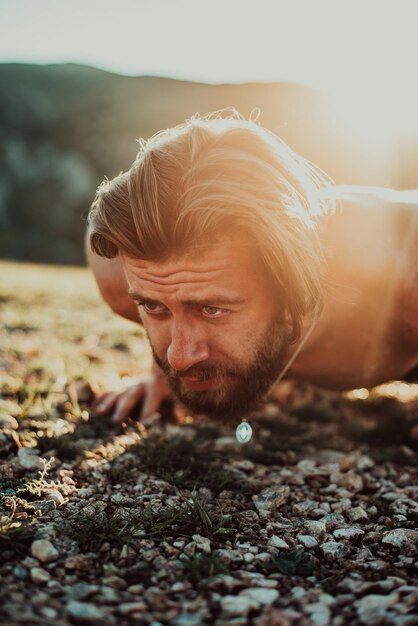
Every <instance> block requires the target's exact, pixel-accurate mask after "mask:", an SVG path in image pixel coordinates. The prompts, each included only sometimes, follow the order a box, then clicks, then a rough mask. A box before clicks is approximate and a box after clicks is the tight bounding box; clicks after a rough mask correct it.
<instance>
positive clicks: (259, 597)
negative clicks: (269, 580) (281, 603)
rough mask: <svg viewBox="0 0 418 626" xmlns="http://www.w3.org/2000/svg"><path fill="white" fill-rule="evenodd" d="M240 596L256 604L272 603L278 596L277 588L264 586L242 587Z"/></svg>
mask: <svg viewBox="0 0 418 626" xmlns="http://www.w3.org/2000/svg"><path fill="white" fill-rule="evenodd" d="M239 595H240V596H241V597H245V598H250V600H254V601H255V602H257V603H258V604H263V605H267V604H273V602H275V601H276V600H277V598H278V597H279V592H278V591H277V589H266V588H264V587H252V588H249V589H243V591H240V594H239Z"/></svg>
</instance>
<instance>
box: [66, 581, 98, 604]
mask: <svg viewBox="0 0 418 626" xmlns="http://www.w3.org/2000/svg"><path fill="white" fill-rule="evenodd" d="M98 591H99V585H91V584H89V583H83V582H80V583H76V584H75V585H74V586H73V587H71V589H70V591H69V596H70V598H71V600H85V599H86V598H89V597H90V596H93V595H94V594H95V593H97V592H98Z"/></svg>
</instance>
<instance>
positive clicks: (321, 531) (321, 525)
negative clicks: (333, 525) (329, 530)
mask: <svg viewBox="0 0 418 626" xmlns="http://www.w3.org/2000/svg"><path fill="white" fill-rule="evenodd" d="M303 526H304V528H305V529H306V530H307V531H308V534H309V535H313V536H314V537H315V538H316V539H321V538H322V537H323V536H324V535H325V532H326V526H325V522H324V521H322V520H305V521H304V523H303Z"/></svg>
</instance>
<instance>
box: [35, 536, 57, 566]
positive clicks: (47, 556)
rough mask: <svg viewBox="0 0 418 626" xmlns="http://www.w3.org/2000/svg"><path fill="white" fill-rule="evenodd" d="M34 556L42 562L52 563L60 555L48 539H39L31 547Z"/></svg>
mask: <svg viewBox="0 0 418 626" xmlns="http://www.w3.org/2000/svg"><path fill="white" fill-rule="evenodd" d="M30 551H31V554H32V556H34V557H35V558H36V559H38V561H40V562H41V563H51V562H52V561H56V560H57V558H58V557H59V552H58V550H57V549H56V548H55V546H53V545H52V543H51V542H50V541H48V539H38V540H36V541H34V542H33V543H32V545H31V547H30Z"/></svg>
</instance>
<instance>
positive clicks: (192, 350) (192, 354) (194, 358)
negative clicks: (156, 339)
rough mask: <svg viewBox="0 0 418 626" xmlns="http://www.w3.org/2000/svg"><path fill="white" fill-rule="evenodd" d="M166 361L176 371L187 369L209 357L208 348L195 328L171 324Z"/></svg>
mask: <svg viewBox="0 0 418 626" xmlns="http://www.w3.org/2000/svg"><path fill="white" fill-rule="evenodd" d="M170 339H171V341H170V345H169V347H168V349H167V361H168V362H169V364H170V365H171V367H172V368H174V369H175V370H177V371H182V370H187V369H189V368H190V367H192V366H193V365H197V364H198V363H201V362H202V361H206V360H207V359H208V358H209V355H210V350H209V346H208V344H207V342H206V341H205V338H204V337H202V335H201V333H199V330H198V329H197V328H194V327H192V326H184V325H183V324H181V325H179V324H175V325H174V324H173V326H172V328H171V338H170Z"/></svg>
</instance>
